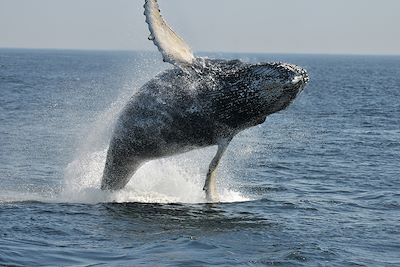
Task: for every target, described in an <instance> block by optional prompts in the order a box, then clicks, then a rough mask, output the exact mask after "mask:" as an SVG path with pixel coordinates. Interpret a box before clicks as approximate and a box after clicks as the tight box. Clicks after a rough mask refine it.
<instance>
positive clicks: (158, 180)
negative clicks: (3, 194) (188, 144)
mask: <svg viewBox="0 0 400 267" xmlns="http://www.w3.org/2000/svg"><path fill="white" fill-rule="evenodd" d="M213 152H214V149H203V150H199V151H193V152H189V153H186V154H184V155H179V156H175V157H171V158H168V159H160V160H154V161H151V162H149V163H147V164H145V165H144V166H142V167H141V168H140V169H139V170H138V171H137V172H136V173H135V175H134V176H133V177H132V179H131V181H130V182H129V183H128V185H127V186H126V187H125V188H124V189H122V190H120V191H117V192H113V193H109V192H103V191H101V190H100V189H99V188H100V180H101V176H102V171H103V167H104V163H105V156H106V150H103V151H99V152H95V153H92V154H86V155H85V156H84V157H82V158H80V159H77V160H75V161H73V162H71V163H70V164H69V165H68V167H67V168H66V172H65V174H66V175H65V184H64V187H63V191H62V194H61V199H62V200H63V202H79V203H100V202H118V203H123V202H142V203H205V202H206V198H205V194H204V192H203V190H202V188H203V183H204V180H205V173H206V170H204V169H205V168H204V167H206V166H207V165H208V161H209V160H210V159H211V158H212V153H213ZM219 188H220V201H221V202H237V201H248V200H250V199H248V198H246V197H244V196H243V195H241V194H240V193H239V192H235V191H233V190H230V189H228V188H226V187H224V185H223V184H220V185H219Z"/></svg>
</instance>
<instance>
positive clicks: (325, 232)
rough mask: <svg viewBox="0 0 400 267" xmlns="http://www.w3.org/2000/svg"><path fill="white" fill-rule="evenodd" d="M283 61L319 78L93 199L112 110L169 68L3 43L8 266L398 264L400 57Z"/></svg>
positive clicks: (1, 152) (0, 96)
mask: <svg viewBox="0 0 400 267" xmlns="http://www.w3.org/2000/svg"><path fill="white" fill-rule="evenodd" d="M203 56H209V57H211V58H226V59H233V58H240V59H241V60H244V61H249V62H260V61H285V62H290V63H294V64H298V65H300V66H302V67H304V68H306V69H307V70H308V71H309V75H310V78H311V82H310V84H309V85H308V86H307V87H306V89H305V91H304V92H303V93H302V94H301V95H300V96H299V97H298V99H296V101H295V102H294V103H293V105H291V106H290V107H289V108H288V109H287V110H285V111H283V112H280V113H278V114H274V115H271V116H270V117H268V118H267V121H266V122H265V123H264V124H262V125H261V126H258V127H255V128H253V129H249V130H247V131H244V132H243V133H241V134H239V135H238V136H236V137H235V139H234V140H233V142H232V144H231V145H230V146H229V148H228V150H227V152H226V154H225V155H224V157H223V160H222V162H221V166H220V168H219V169H218V174H217V179H218V189H219V192H220V195H221V202H222V203H217V204H206V203H205V202H206V201H205V196H204V192H203V191H202V187H203V184H204V179H205V174H206V172H207V167H208V164H209V163H210V161H211V159H212V157H213V155H214V153H215V152H216V148H215V147H210V148H206V149H202V150H196V151H192V152H189V153H186V154H183V155H177V156H174V157H171V158H165V159H160V160H157V161H152V162H149V163H147V164H146V165H144V166H143V167H142V168H141V169H140V170H139V171H138V172H137V173H136V174H135V175H134V177H133V178H132V179H131V181H130V183H129V184H128V186H127V187H126V188H125V189H123V190H121V191H119V192H114V193H104V192H102V191H101V190H99V185H100V179H101V174H102V171H103V167H104V163H105V155H106V151H107V146H108V141H109V138H110V135H111V132H112V128H113V124H114V122H115V119H116V118H117V116H118V113H119V111H120V110H121V108H122V107H123V106H124V104H125V103H126V102H127V101H128V100H129V99H130V97H131V96H132V95H133V94H134V93H135V91H136V90H138V88H140V86H141V85H143V84H144V83H145V82H146V81H148V80H150V79H151V78H152V77H154V76H155V75H156V74H157V73H160V72H161V71H163V70H164V69H166V68H170V67H171V66H170V65H168V64H160V62H161V60H160V58H159V55H158V54H153V53H140V52H106V51H61V50H11V49H1V50H0V266H2V265H6V266H7V265H16V266H76V265H79V266H91V265H104V266H141V265H143V266H165V265H169V266H207V265H218V266H235V265H238V266H243V265H245V266H264V265H272V266H274V265H276V266H399V265H400V256H399V255H400V243H399V240H400V227H399V226H400V166H399V159H400V57H392V56H385V57H384V56H381V57H379V56H322V55H262V54H238V55H233V54H204V55H203Z"/></svg>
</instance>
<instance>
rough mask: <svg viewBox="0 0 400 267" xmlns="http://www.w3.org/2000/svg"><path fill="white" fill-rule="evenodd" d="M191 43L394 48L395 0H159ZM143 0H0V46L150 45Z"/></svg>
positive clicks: (399, 30)
mask: <svg viewBox="0 0 400 267" xmlns="http://www.w3.org/2000/svg"><path fill="white" fill-rule="evenodd" d="M159 2H160V6H161V11H162V13H163V14H164V16H165V18H166V20H167V21H168V22H169V24H170V25H172V26H173V28H174V29H175V30H176V31H177V32H178V33H179V34H180V35H181V36H183V37H184V39H185V40H186V41H187V42H188V43H189V44H190V45H191V46H192V48H193V50H194V51H226V52H263V53H346V54H347V53H351V54H354V53H355V54H400V15H399V13H400V0H330V1H329V0H159ZM143 3H144V0H0V47H24V48H73V49H113V50H115V49H117V50H119V49H122V50H155V48H154V47H153V46H152V44H151V42H150V41H148V40H147V36H148V31H147V27H146V25H145V23H144V16H143Z"/></svg>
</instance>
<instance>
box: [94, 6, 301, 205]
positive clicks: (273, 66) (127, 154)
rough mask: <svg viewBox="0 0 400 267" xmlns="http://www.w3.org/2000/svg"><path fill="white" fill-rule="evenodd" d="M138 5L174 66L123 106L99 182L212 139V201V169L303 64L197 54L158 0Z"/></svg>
mask: <svg viewBox="0 0 400 267" xmlns="http://www.w3.org/2000/svg"><path fill="white" fill-rule="evenodd" d="M144 8H145V12H144V14H145V16H146V22H147V24H148V27H149V30H150V36H149V39H150V40H152V41H153V43H154V44H155V45H156V46H157V48H158V50H159V51H160V52H161V54H162V57H163V60H164V62H168V63H170V64H172V65H173V66H174V68H171V69H168V70H166V71H165V72H163V73H161V74H159V75H158V76H157V77H155V78H154V79H152V80H150V81H149V82H148V83H146V84H145V85H144V86H143V87H142V88H140V89H139V91H138V92H137V93H136V94H135V95H134V96H133V97H132V98H131V99H130V101H129V102H128V103H127V105H126V106H125V107H124V108H123V110H122V112H121V113H120V115H119V118H118V120H117V123H116V126H115V129H114V132H113V135H112V138H111V141H110V145H109V148H108V152H107V160H106V164H105V168H104V173H103V178H102V183H101V189H103V190H119V189H122V188H123V187H125V185H126V184H127V183H128V182H129V180H130V178H131V177H132V176H133V175H134V173H135V172H136V170H137V169H138V168H140V166H141V165H142V164H144V163H145V162H147V161H150V160H153V159H157V158H162V157H167V156H171V155H174V154H178V153H183V152H187V151H190V150H192V149H196V148H202V147H207V146H213V145H217V146H218V151H217V153H216V155H215V157H214V158H213V159H212V161H211V163H210V166H209V170H208V173H207V175H206V181H205V185H204V191H205V193H206V197H207V200H208V201H218V195H217V190H216V178H215V170H216V168H217V166H218V163H219V161H220V159H221V157H222V156H223V154H224V152H225V150H226V148H227V147H228V145H229V143H230V141H231V140H232V138H233V137H234V136H235V135H236V134H237V133H239V132H240V131H242V130H245V129H247V128H249V127H252V126H256V125H258V124H261V123H263V122H264V121H265V119H266V117H267V116H268V115H270V114H272V113H275V112H278V111H281V110H283V109H285V108H286V107H287V106H288V105H289V104H290V103H291V102H292V101H293V100H294V99H295V98H296V96H297V95H298V94H299V92H301V91H302V90H303V88H304V86H305V85H306V84H307V82H308V75H307V72H306V71H305V70H304V69H302V68H300V67H298V66H295V65H291V64H286V63H258V64H250V63H245V62H241V61H239V60H231V61H226V60H215V59H207V58H200V57H195V56H194V55H193V53H192V51H191V49H190V47H189V46H188V45H187V44H186V43H185V41H184V40H183V39H182V38H181V37H179V36H178V35H177V34H176V33H175V32H174V31H173V30H172V29H171V28H170V27H169V26H168V24H167V23H166V22H165V21H164V19H163V17H162V16H161V14H160V10H159V6H158V3H157V0H146V1H145V5H144Z"/></svg>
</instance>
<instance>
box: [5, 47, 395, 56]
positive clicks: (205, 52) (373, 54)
mask: <svg viewBox="0 0 400 267" xmlns="http://www.w3.org/2000/svg"><path fill="white" fill-rule="evenodd" d="M0 49H3V50H50V51H77V52H78V51H82V52H139V53H152V54H153V53H154V54H158V52H157V51H154V50H151V49H117V48H115V49H114V48H54V47H6V46H4V47H3V46H0ZM194 54H245V55H310V56H385V57H390V56H393V57H399V56H400V53H399V54H394V53H393V54H391V53H356V52H254V51H253V52H246V51H239V52H238V51H198V52H194Z"/></svg>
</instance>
